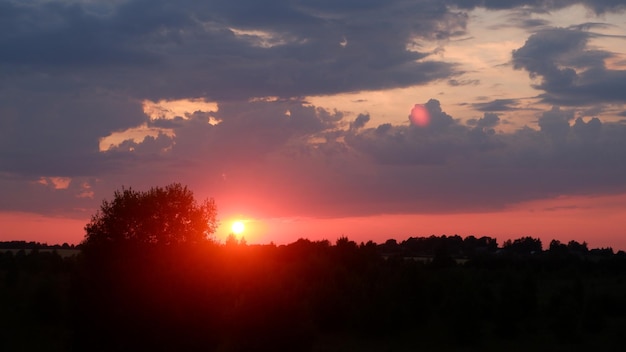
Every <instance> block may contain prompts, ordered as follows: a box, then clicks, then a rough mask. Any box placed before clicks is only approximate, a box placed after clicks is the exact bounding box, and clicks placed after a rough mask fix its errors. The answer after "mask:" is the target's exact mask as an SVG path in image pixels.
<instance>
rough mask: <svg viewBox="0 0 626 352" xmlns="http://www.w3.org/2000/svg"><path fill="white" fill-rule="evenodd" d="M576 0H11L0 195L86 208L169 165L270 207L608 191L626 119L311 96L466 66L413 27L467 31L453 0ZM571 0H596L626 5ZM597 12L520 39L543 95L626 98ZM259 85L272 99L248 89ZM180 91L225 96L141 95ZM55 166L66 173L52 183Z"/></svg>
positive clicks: (618, 166) (365, 209)
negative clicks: (179, 111) (129, 134)
mask: <svg viewBox="0 0 626 352" xmlns="http://www.w3.org/2000/svg"><path fill="white" fill-rule="evenodd" d="M572 3H573V2H571V1H521V0H520V1H467V2H465V1H457V2H449V4H451V5H455V4H456V5H457V7H447V6H445V3H444V2H441V1H436V0H420V1H406V0H384V1H383V0H376V1H375V0H366V1H361V2H354V1H330V0H328V1H326V0H325V1H295V0H274V1H257V0H246V1H226V0H223V1H208V2H198V1H188V0H182V1H177V2H172V1H164V0H151V1H148V0H129V1H117V2H115V1H101V2H98V1H85V2H80V1H74V2H37V1H28V2H26V1H24V2H16V1H8V0H0V48H1V50H0V189H1V190H2V197H0V209H3V210H20V211H37V212H52V211H53V209H57V210H59V209H61V210H64V211H78V210H76V209H88V208H90V207H91V208H93V207H95V206H97V203H98V202H99V200H100V199H102V198H103V197H106V196H108V195H110V194H111V191H112V190H114V189H118V188H119V187H121V186H122V185H126V186H129V185H132V186H133V187H138V188H146V187H149V186H153V185H158V184H166V183H169V182H183V183H187V184H189V185H190V186H191V187H192V188H194V189H198V190H200V191H204V192H205V194H207V195H213V194H215V196H216V197H222V198H221V199H231V198H232V199H235V200H241V201H242V203H246V202H251V203H254V202H256V203H255V204H251V205H250V206H251V207H252V208H254V206H258V208H259V209H265V210H266V211H267V212H268V213H271V214H272V215H277V214H278V215H283V214H281V213H280V212H279V211H280V210H285V209H287V211H289V212H292V213H293V214H289V215H296V214H307V215H312V216H322V215H325V216H328V215H336V216H338V215H341V214H351V215H367V214H374V213H381V212H411V211H424V212H439V211H450V210H464V211H467V210H474V209H479V208H481V209H484V208H494V207H501V206H503V205H505V204H509V203H511V202H516V201H520V200H525V199H529V198H533V197H539V198H540V197H545V196H549V195H554V194H559V192H574V193H575V192H579V193H584V192H590V193H593V192H601V191H603V192H611V191H615V190H616V189H620V187H622V188H623V186H624V184H623V180H624V179H626V177H624V166H623V160H625V157H626V156H625V155H624V152H623V151H624V150H626V146H625V145H624V142H623V141H625V140H626V133H625V132H624V128H625V126H622V125H617V124H609V123H603V122H601V121H600V120H593V119H592V120H589V121H587V122H585V121H583V120H580V121H579V120H574V122H573V125H571V123H572V118H571V117H569V115H567V116H561V115H558V114H557V113H556V112H547V113H546V114H544V115H542V116H538V118H539V122H540V128H541V130H539V131H537V130H534V129H530V128H527V129H524V130H520V131H517V132H515V133H511V134H500V133H495V131H494V129H495V128H496V127H497V126H498V124H499V123H501V122H499V119H500V117H498V116H497V115H495V114H493V113H492V112H493V111H507V110H511V109H513V108H514V106H515V100H511V101H506V100H500V101H499V100H494V101H491V102H486V103H484V104H483V105H477V106H476V107H477V108H479V110H482V111H484V112H486V113H485V114H484V116H483V117H481V118H477V119H475V121H474V122H473V123H472V124H471V125H470V126H468V125H463V124H462V123H461V122H460V121H459V120H458V119H455V118H454V117H452V116H451V115H449V114H447V113H446V112H445V111H444V110H443V108H442V107H441V104H440V103H439V102H438V101H436V100H431V101H428V102H427V103H426V104H425V106H426V108H427V109H428V111H429V112H430V115H431V123H430V125H429V126H428V127H426V128H419V127H415V126H408V125H401V126H396V125H392V124H389V123H387V124H381V125H378V126H376V127H373V126H371V125H368V124H366V123H369V122H368V119H367V118H366V116H368V115H365V114H363V115H359V116H357V117H356V118H354V117H352V115H347V114H346V116H344V114H343V113H342V112H337V111H331V110H326V109H321V108H317V107H314V106H311V105H310V104H307V103H306V102H304V101H303V100H301V99H302V98H301V97H304V96H307V95H318V94H319V95H323V94H333V93H341V92H354V91H361V90H376V89H385V88H396V87H408V86H414V85H420V84H427V83H430V82H433V81H442V82H449V84H450V85H453V86H454V85H456V86H458V85H467V84H475V83H476V82H474V81H473V80H467V79H463V78H460V77H458V76H459V75H460V74H461V73H462V72H461V71H460V69H459V68H458V67H459V66H457V65H455V64H454V63H449V62H444V61H438V57H437V56H436V55H434V54H435V53H434V52H430V51H428V50H426V49H423V48H421V47H420V46H419V44H420V43H419V41H420V40H424V41H438V40H440V41H445V40H448V39H450V38H454V37H456V36H462V35H465V36H466V33H465V28H466V25H467V23H468V21H469V16H468V14H467V13H466V12H465V11H463V10H459V8H461V9H470V8H473V7H475V6H485V7H487V8H491V9H495V8H513V7H515V6H523V5H530V6H531V7H534V11H539V10H541V9H543V10H549V9H554V8H561V7H565V6H566V5H567V4H572ZM579 3H583V4H585V5H586V6H588V7H589V8H591V9H593V10H594V11H597V12H603V11H614V10H619V9H621V8H622V7H623V4H621V2H609V1H597V2H585V1H583V2H579ZM530 24H531V23H527V25H530ZM535 24H539V23H535ZM587 28H592V29H593V26H591V27H589V26H587V27H585V28H570V29H560V30H559V29H554V30H552V31H549V30H545V31H539V32H537V33H536V34H534V35H533V36H531V37H530V38H529V40H528V42H527V43H526V45H525V46H524V47H522V48H520V49H518V50H517V51H516V52H515V54H514V57H513V62H514V64H515V65H516V67H518V68H520V69H524V70H527V71H528V72H529V73H530V74H531V75H533V76H534V77H538V78H540V79H541V80H542V82H541V83H540V84H539V85H538V88H539V89H542V90H544V91H545V95H544V100H545V101H548V102H550V101H554V102H560V104H561V105H568V104H574V102H579V103H596V102H614V101H617V102H624V99H623V98H624V97H623V92H624V91H626V89H623V88H624V83H623V82H625V81H626V79H624V73H623V71H615V70H609V69H607V68H606V67H604V66H602V64H601V63H602V62H603V60H604V59H606V58H608V57H610V55H611V53H608V52H603V51H599V50H596V51H594V50H590V48H589V47H588V40H589V38H590V36H591V34H590V33H589V32H586V30H588V29H587ZM414 39H415V40H416V42H415V43H413V40H414ZM409 44H415V45H410V46H411V47H412V48H417V49H415V50H416V51H411V50H407V45H409ZM537 58H539V59H537ZM568 68H572V69H577V70H578V71H579V72H580V73H576V71H574V72H572V70H570V69H568ZM482 94H487V93H482ZM259 96H278V97H279V98H280V99H278V100H277V101H273V102H272V101H249V98H252V97H259ZM176 98H203V99H206V100H207V101H217V102H218V103H219V111H217V112H212V113H210V114H209V113H207V112H198V113H193V114H190V115H189V116H182V117H180V118H176V119H173V120H150V119H149V118H148V117H147V116H146V115H145V114H144V113H143V111H142V105H141V104H142V101H143V100H144V99H150V100H153V101H159V100H162V99H176ZM289 98H293V99H289ZM559 111H560V113H561V114H562V113H564V111H566V112H567V111H569V110H567V109H563V110H559ZM348 116H351V117H350V118H348ZM559 116H561V117H559ZM209 117H214V118H215V119H217V120H220V121H221V123H219V124H217V125H211V124H209V123H207V120H208V119H209ZM559 118H560V119H559ZM563 119H565V120H563ZM564 121H565V122H566V123H567V126H566V123H564ZM351 122H352V126H353V128H347V127H348V126H350V123H351ZM144 124H145V125H147V126H148V127H151V128H166V129H170V131H171V132H172V135H170V134H167V133H165V132H162V133H160V134H157V135H153V136H146V137H144V138H143V139H141V140H140V139H128V140H126V141H122V142H121V143H119V144H118V145H116V146H114V147H113V148H111V149H110V150H109V151H107V152H101V151H99V143H100V140H101V139H102V138H104V137H107V136H110V135H111V134H112V133H115V132H122V131H126V130H128V129H130V128H137V127H140V126H143V125H144ZM407 124H408V122H407ZM42 177H43V179H42ZM52 177H67V178H69V179H71V181H70V183H69V185H68V187H67V188H65V189H55V188H54V186H51V184H53V182H52V181H50V180H52V179H51V178H52ZM92 193H93V195H94V199H95V200H90V198H89V197H90V196H89V195H90V194H92ZM246 195H252V196H251V198H254V199H252V200H251V199H250V198H246V197H245V196H246ZM238 197H240V198H238ZM219 200H220V198H218V201H219ZM88 210H89V209H88ZM89 214H91V212H90V211H89Z"/></svg>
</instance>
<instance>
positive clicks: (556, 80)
mask: <svg viewBox="0 0 626 352" xmlns="http://www.w3.org/2000/svg"><path fill="white" fill-rule="evenodd" d="M594 26H595V25H594ZM594 26H591V25H589V24H585V25H583V26H578V27H571V28H549V29H543V30H540V31H538V32H537V33H535V34H533V35H531V36H530V37H529V38H528V40H527V41H526V43H525V44H524V46H522V47H521V48H519V49H517V50H514V51H513V64H514V67H515V68H516V69H524V70H526V71H528V73H529V75H530V77H531V78H533V79H538V80H539V81H538V83H535V84H534V85H533V86H534V87H535V88H536V89H540V90H543V91H544V92H545V93H543V94H541V98H542V99H543V101H545V102H547V103H550V104H559V105H581V104H589V105H590V104H600V103H621V104H623V103H626V97H625V96H624V94H622V92H623V91H624V90H625V89H626V71H624V70H617V69H609V68H607V67H606V65H605V60H606V59H608V58H611V57H613V55H614V54H613V53H611V52H608V51H605V50H598V49H592V48H591V47H590V44H589V41H590V40H591V39H592V38H594V37H598V36H600V35H599V34H596V33H593V32H588V31H586V30H583V29H586V28H590V27H594Z"/></svg>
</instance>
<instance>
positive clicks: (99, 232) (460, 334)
mask: <svg viewBox="0 0 626 352" xmlns="http://www.w3.org/2000/svg"><path fill="white" fill-rule="evenodd" d="M181 199H182V200H181ZM139 205H141V207H140V208H141V209H143V210H141V209H137V206H139ZM157 210H158V212H160V213H159V214H158V215H155V214H153V213H152V212H154V211H157ZM164 214H165V215H164ZM215 214H216V209H215V207H214V203H212V201H210V200H208V201H205V202H200V203H197V202H195V200H194V199H193V197H192V194H191V192H190V191H189V190H188V189H186V188H185V187H183V186H181V185H178V184H174V185H170V186H168V187H165V188H157V189H153V190H151V191H148V192H137V191H134V190H132V189H127V190H123V191H121V192H116V193H115V197H114V199H113V200H111V201H105V202H103V206H102V208H101V209H100V211H99V212H98V213H97V214H96V215H94V217H93V218H92V220H91V221H90V223H89V224H88V225H87V226H86V233H87V235H86V238H85V241H84V242H83V243H82V244H81V251H80V253H79V254H77V255H75V256H70V257H61V256H60V255H58V254H57V253H55V252H42V251H38V250H33V251H25V250H21V251H17V252H13V251H7V252H4V253H1V254H0V302H2V306H0V316H2V317H3V318H2V319H1V321H2V323H1V324H2V326H0V334H1V335H0V341H2V343H3V344H4V346H5V347H7V349H8V350H26V351H28V350H33V351H41V350H47V351H131V350H151V351H172V350H181V351H268V350H273V351H275V350H278V351H287V350H290V351H292V350H293V351H345V350H360V351H380V350H400V351H404V350H406V351H411V350H437V351H441V350H459V349H464V350H487V351H489V350H492V351H496V350H498V351H499V350H503V349H506V350H520V351H521V350H528V349H537V348H542V349H546V348H551V347H552V348H557V349H567V350H575V349H582V348H594V349H604V350H609V349H615V348H619V347H621V346H622V342H621V341H622V336H621V334H622V331H623V328H624V327H626V306H625V305H624V303H623V302H626V256H625V255H624V252H622V251H620V252H618V253H613V251H612V249H598V251H596V250H595V249H588V248H587V245H586V244H585V243H578V242H575V241H570V242H568V243H567V244H563V243H560V242H558V241H552V242H551V243H550V244H549V246H547V248H546V249H545V250H544V249H543V247H542V243H541V241H540V240H539V239H536V238H532V237H522V238H519V239H516V240H511V241H505V242H504V243H503V244H502V246H499V245H498V243H497V241H496V240H495V239H493V238H489V237H480V238H476V237H474V236H469V237H465V238H462V237H460V236H456V235H455V236H430V237H420V238H409V239H406V240H404V241H401V242H397V241H396V240H388V241H386V242H384V243H380V244H377V243H375V242H372V241H369V242H366V243H356V242H354V241H351V240H350V239H348V238H347V237H341V238H339V239H337V240H336V241H334V242H332V243H331V242H330V241H328V240H324V241H311V240H307V239H299V240H297V241H295V242H293V243H290V244H287V245H280V246H277V245H274V244H268V245H248V244H245V243H237V242H236V241H229V242H227V243H225V244H220V243H217V242H215V241H213V240H211V238H210V236H207V235H210V233H211V230H213V229H214V227H212V226H214V225H215V223H214V222H213V221H214V220H215V219H216V217H215ZM198 219H201V221H200V220H198ZM203 223H206V224H207V225H206V227H205V225H202V224H203ZM186 224H187V225H189V226H190V227H192V228H194V230H193V231H192V230H189V229H187V230H189V231H188V232H187V231H186V230H185V229H182V230H181V228H180V226H183V227H184V226H185V225H186ZM196 231H200V232H196ZM178 233H183V234H185V235H184V236H182V237H178V238H173V236H174V237H176V236H177V234H178ZM0 252H2V251H0ZM33 337H36V338H33Z"/></svg>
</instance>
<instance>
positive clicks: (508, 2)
mask: <svg viewBox="0 0 626 352" xmlns="http://www.w3.org/2000/svg"><path fill="white" fill-rule="evenodd" d="M446 3H448V4H451V5H454V6H458V7H460V8H463V9H473V8H476V7H484V8H488V9H493V10H506V9H513V8H518V7H526V9H525V10H526V11H535V12H545V11H549V10H556V9H561V8H564V7H568V6H572V5H576V4H581V5H584V6H585V7H587V8H589V9H591V10H592V11H594V12H595V13H597V14H602V13H605V12H615V11H624V9H626V4H624V2H623V1H622V0H456V1H454V0H452V1H450V0H448V1H446Z"/></svg>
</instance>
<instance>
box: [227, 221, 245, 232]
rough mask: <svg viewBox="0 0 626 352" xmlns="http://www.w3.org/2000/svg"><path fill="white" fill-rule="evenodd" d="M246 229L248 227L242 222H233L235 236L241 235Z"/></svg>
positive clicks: (232, 228)
mask: <svg viewBox="0 0 626 352" xmlns="http://www.w3.org/2000/svg"><path fill="white" fill-rule="evenodd" d="M245 228H246V226H245V225H244V224H243V222H242V221H235V222H233V226H231V227H230V229H231V230H232V231H233V233H234V234H235V235H241V234H242V233H243V231H244V230H245Z"/></svg>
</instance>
